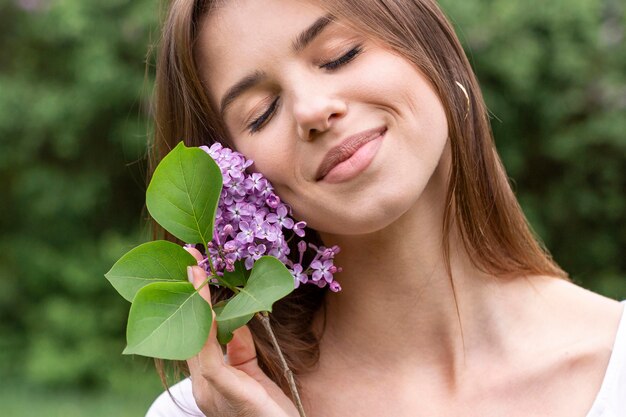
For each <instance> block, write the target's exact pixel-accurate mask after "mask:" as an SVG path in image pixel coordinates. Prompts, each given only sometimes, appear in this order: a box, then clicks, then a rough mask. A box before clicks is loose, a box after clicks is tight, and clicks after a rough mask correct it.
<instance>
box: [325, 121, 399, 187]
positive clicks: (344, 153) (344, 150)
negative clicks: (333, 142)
mask: <svg viewBox="0 0 626 417" xmlns="http://www.w3.org/2000/svg"><path fill="white" fill-rule="evenodd" d="M386 131H387V127H386V126H381V127H376V128H373V129H369V130H364V131H362V132H360V133H357V134H356V135H352V136H349V137H347V138H345V139H344V140H343V141H342V142H341V143H340V144H339V145H337V146H335V147H334V148H332V149H331V150H330V151H328V153H327V154H326V156H325V157H324V159H323V160H322V163H321V164H320V166H319V168H318V170H317V175H316V176H315V178H316V181H321V180H323V179H325V178H326V176H327V174H328V173H330V172H331V171H332V170H333V169H334V168H335V167H337V166H338V165H339V164H341V163H342V162H345V161H347V160H348V159H350V158H352V156H354V155H355V154H356V153H357V152H358V151H359V150H360V149H361V148H362V147H363V146H365V145H366V144H368V143H369V142H371V141H373V140H375V139H377V138H379V137H381V136H383V135H384V134H385V132H386ZM375 150H378V147H376V149H375ZM375 150H374V151H375ZM370 156H371V157H372V158H373V155H370ZM370 159H371V158H370ZM361 162H362V163H361V164H360V165H364V164H365V166H364V167H362V168H363V169H364V168H366V165H368V164H369V161H367V163H366V161H361ZM342 177H343V175H342ZM338 179H339V178H338ZM333 182H334V181H333Z"/></svg>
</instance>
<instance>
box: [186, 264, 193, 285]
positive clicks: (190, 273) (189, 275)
mask: <svg viewBox="0 0 626 417" xmlns="http://www.w3.org/2000/svg"><path fill="white" fill-rule="evenodd" d="M187 279H188V280H189V282H191V283H192V284H193V268H192V267H190V266H188V267H187Z"/></svg>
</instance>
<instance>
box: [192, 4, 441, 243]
mask: <svg viewBox="0 0 626 417" xmlns="http://www.w3.org/2000/svg"><path fill="white" fill-rule="evenodd" d="M325 15H326V13H325V12H324V11H323V10H322V9H320V8H318V7H317V6H314V5H311V4H309V3H305V2H302V1H297V0H264V1H258V0H232V1H228V2H224V3H223V6H221V7H220V8H219V9H217V10H216V11H214V12H212V13H211V14H210V15H208V16H206V17H205V18H204V19H203V21H202V22H201V23H202V26H201V30H200V38H199V42H198V45H197V49H196V53H197V59H198V64H199V68H200V70H201V77H202V79H203V81H204V83H205V85H206V87H207V89H208V91H209V95H210V99H211V102H212V104H213V106H214V108H215V109H217V111H221V112H223V113H222V117H223V119H224V122H225V125H226V128H227V130H228V132H229V134H230V136H231V140H232V141H233V143H234V145H235V147H236V148H237V150H238V151H239V152H241V153H243V154H244V155H245V156H246V157H247V158H249V159H252V160H253V161H254V166H253V169H254V170H256V171H258V172H261V173H262V174H263V175H265V176H266V177H267V178H268V179H269V180H270V181H271V182H272V184H273V185H274V187H275V188H276V192H277V193H278V195H279V196H281V198H282V199H283V200H284V201H285V202H287V203H289V204H290V205H291V206H292V208H293V211H294V215H295V217H296V218H298V219H301V220H305V221H306V222H307V223H308V225H309V226H310V227H313V228H315V229H317V230H318V231H320V232H323V233H330V234H361V233H369V232H373V231H376V230H380V229H382V228H384V227H385V226H387V225H389V224H390V223H391V222H393V221H394V220H395V219H397V218H398V217H399V216H401V215H402V214H403V213H405V212H406V211H407V210H409V209H410V208H411V207H413V206H414V205H415V204H416V203H417V202H418V200H419V199H420V196H421V195H422V193H423V191H424V189H425V187H426V185H427V183H428V182H429V180H430V179H431V176H433V173H434V172H435V169H436V167H437V165H438V164H439V163H440V159H441V156H442V154H443V150H444V148H445V144H446V141H447V137H448V127H447V122H446V117H445V113H444V109H443V107H442V104H441V102H440V100H439V98H438V97H437V95H436V94H435V92H434V91H433V89H432V88H431V86H430V84H429V83H428V82H427V81H426V78H425V77H424V76H423V75H422V74H421V73H420V72H419V71H418V70H417V69H416V68H415V67H414V66H413V65H412V64H411V63H410V62H409V61H407V60H406V59H404V58H402V57H400V56H398V55H397V54H394V53H393V52H392V51H391V50H390V49H388V48H386V47H385V46H383V45H381V44H379V43H377V42H376V41H374V40H373V39H370V38H367V37H365V36H364V35H363V34H361V33H359V32H357V31H354V30H352V29H349V28H347V27H345V26H343V25H342V24H341V23H342V22H341V21H330V22H328V23H327V24H325V25H324V24H323V22H324V21H325V20H324V19H323V18H324V16H325ZM320 18H322V20H319V19H320ZM320 22H321V23H322V24H320ZM316 23H318V25H317V30H313V31H311V30H309V29H310V28H311V27H312V26H313V25H315V24H316ZM303 34H308V36H306V35H303ZM242 81H243V83H242ZM234 86H239V88H235V90H236V91H235V92H234V94H233V87H234ZM229 92H230V93H229ZM225 97H229V99H228V100H226V99H225ZM226 102H228V104H227V105H226V106H224V105H225V104H226ZM351 137H352V138H351ZM346 158H348V159H346ZM329 169H330V170H329ZM426 203H427V202H426Z"/></svg>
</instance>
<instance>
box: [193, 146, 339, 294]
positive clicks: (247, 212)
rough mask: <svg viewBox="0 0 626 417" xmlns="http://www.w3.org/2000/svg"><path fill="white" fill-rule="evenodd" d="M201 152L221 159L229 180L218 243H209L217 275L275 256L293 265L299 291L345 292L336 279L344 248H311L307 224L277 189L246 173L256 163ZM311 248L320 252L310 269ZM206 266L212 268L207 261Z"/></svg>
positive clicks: (220, 150) (213, 150)
mask: <svg viewBox="0 0 626 417" xmlns="http://www.w3.org/2000/svg"><path fill="white" fill-rule="evenodd" d="M200 149H202V150H204V151H205V152H207V153H208V154H209V155H210V156H211V157H212V158H213V160H215V162H216V163H217V165H218V166H219V167H220V170H221V172H222V178H223V188H222V194H221V196H220V200H219V203H218V207H217V213H216V216H215V225H214V234H213V240H212V241H211V242H210V243H209V244H208V255H209V256H210V259H211V263H212V264H213V268H214V269H215V271H216V272H217V274H218V275H221V274H223V272H224V271H225V270H226V271H233V270H234V267H235V262H237V261H243V264H244V265H245V267H246V269H248V270H249V269H251V268H252V265H253V264H254V262H255V261H256V260H257V259H259V258H260V257H261V256H264V255H270V256H274V257H276V258H278V259H279V260H280V261H281V262H282V263H284V264H285V265H286V266H287V268H288V269H289V270H290V272H291V274H292V275H293V277H294V281H295V286H296V288H298V286H299V285H300V284H307V283H310V284H315V285H317V286H319V287H325V286H326V285H328V286H329V287H330V289H331V290H332V291H335V292H336V291H339V290H341V286H340V285H339V283H338V282H337V281H335V279H334V274H335V273H336V272H340V271H341V268H338V267H336V266H335V265H334V257H335V255H336V254H337V253H339V247H338V246H333V247H331V248H326V247H324V246H316V245H313V244H312V243H307V242H306V241H305V240H304V239H303V238H304V237H305V226H306V223H305V222H302V221H300V222H296V221H294V219H293V218H292V217H291V215H292V213H291V208H290V207H289V206H288V205H287V204H285V203H283V202H282V201H281V200H280V198H279V197H278V196H277V195H276V194H275V193H274V188H273V187H272V185H271V184H270V183H269V181H268V180H267V179H266V178H264V177H263V175H261V174H259V173H248V172H246V169H247V168H248V167H249V166H250V165H252V161H250V160H247V159H246V158H245V157H244V156H243V155H242V154H240V153H238V152H235V151H233V150H232V149H229V148H227V147H224V146H222V145H221V144H219V143H215V144H213V145H212V146H211V147H210V148H209V147H207V146H201V147H200ZM285 235H287V237H286V236H285ZM293 238H299V239H300V241H299V242H298V244H297V247H298V252H299V257H298V262H293V261H291V260H290V259H289V258H288V255H289V253H290V249H289V245H288V243H289V241H290V240H291V239H293ZM309 249H311V250H313V251H314V253H313V254H312V256H313V257H312V260H311V261H310V262H309V265H308V266H307V267H306V268H305V267H304V265H303V259H304V257H305V256H304V255H305V253H306V252H307V250H309ZM307 258H310V256H308V257H307ZM201 264H202V265H203V266H204V267H205V269H207V270H208V269H209V266H208V265H207V264H208V262H206V259H205V261H204V262H201ZM207 272H208V271H207Z"/></svg>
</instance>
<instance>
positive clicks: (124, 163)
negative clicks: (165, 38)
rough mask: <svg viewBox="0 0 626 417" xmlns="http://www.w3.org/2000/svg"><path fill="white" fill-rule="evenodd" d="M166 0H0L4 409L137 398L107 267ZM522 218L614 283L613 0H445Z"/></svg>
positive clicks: (112, 410) (617, 26)
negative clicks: (151, 52)
mask: <svg viewBox="0 0 626 417" xmlns="http://www.w3.org/2000/svg"><path fill="white" fill-rule="evenodd" d="M161 3H162V2H158V1H154V0H133V1H130V0H108V1H101V2H96V1H93V0H91V1H88V0H87V1H86V0H0V415H2V416H6V417H12V416H20V417H21V416H63V417H73V416H90V417H97V416H140V415H143V413H144V412H145V410H146V409H147V407H148V405H149V404H150V402H151V401H152V400H153V398H154V397H155V396H156V395H157V394H158V393H159V392H160V391H161V388H160V383H159V380H158V378H157V376H156V373H155V372H154V370H153V366H152V362H151V361H150V360H148V359H145V358H141V357H126V356H122V355H121V351H122V349H123V348H124V346H125V342H124V332H125V320H126V317H127V314H128V308H129V305H128V304H127V303H126V302H125V301H124V300H123V299H122V298H121V297H119V296H118V295H117V293H116V292H115V291H114V290H113V288H112V287H111V286H110V285H109V284H108V282H107V281H106V280H105V279H104V276H103V274H104V273H105V272H106V271H107V270H108V269H109V268H110V267H111V265H112V264H113V263H114V262H115V260H116V259H117V258H118V257H119V256H121V255H122V254H123V253H125V252H126V251H127V250H129V249H130V248H132V247H133V246H135V245H136V244H138V243H140V242H142V241H144V240H146V238H147V236H146V227H145V217H144V214H143V213H142V207H143V201H144V191H145V186H146V180H145V170H146V162H145V159H144V156H145V152H146V142H147V138H148V137H149V132H150V129H151V128H150V124H149V108H150V91H151V88H152V82H153V70H154V65H153V58H150V57H148V55H147V53H148V50H149V48H150V45H153V44H154V43H155V42H156V41H157V40H158V21H159V19H160V16H161V15H162V11H161V10H162V4H161ZM442 6H443V7H444V9H445V10H446V11H447V13H448V15H449V16H450V18H451V20H452V21H453V23H454V25H455V26H456V28H457V32H458V34H459V36H460V38H461V40H462V42H463V44H464V46H465V48H466V51H467V53H468V56H469V57H470V60H471V62H472V64H473V66H474V68H475V71H476V73H477V75H478V78H479V80H480V82H481V85H482V87H483V90H484V94H485V97H486V101H487V104H488V106H489V108H490V111H491V113H492V123H493V130H494V133H495V137H496V142H497V146H498V149H499V151H500V153H501V155H502V158H503V160H504V163H505V165H506V167H507V170H508V173H509V176H510V177H511V181H512V182H513V184H514V188H515V191H516V193H517V195H518V197H519V199H520V201H521V203H522V206H523V208H524V210H525V212H526V214H527V216H528V218H529V220H530V221H531V223H532V225H533V227H534V229H535V230H536V231H537V233H538V234H539V235H540V236H541V238H542V239H543V240H544V241H545V243H546V245H547V246H548V248H549V249H550V250H551V251H552V253H553V255H554V258H555V259H556V260H557V262H559V263H560V264H561V265H562V266H563V267H564V268H565V270H567V271H569V272H570V273H571V275H572V277H573V279H574V281H575V282H577V283H579V284H580V285H582V286H584V287H586V288H589V289H591V290H593V291H596V292H599V293H602V294H604V295H606V296H609V297H612V298H616V299H620V300H621V299H624V298H626V256H625V255H626V254H625V248H626V222H625V215H624V213H625V204H626V203H625V199H624V190H626V186H625V175H624V168H625V166H626V165H625V162H626V44H625V28H626V16H625V8H626V6H625V3H624V1H623V0H552V1H544V0H490V1H485V0H463V1H456V0H443V1H442Z"/></svg>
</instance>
